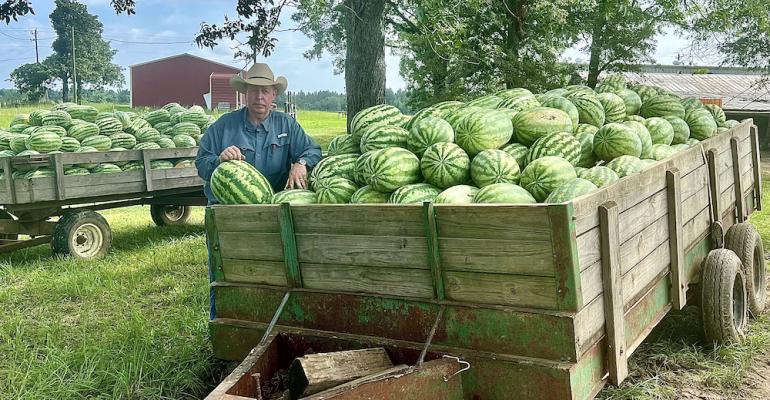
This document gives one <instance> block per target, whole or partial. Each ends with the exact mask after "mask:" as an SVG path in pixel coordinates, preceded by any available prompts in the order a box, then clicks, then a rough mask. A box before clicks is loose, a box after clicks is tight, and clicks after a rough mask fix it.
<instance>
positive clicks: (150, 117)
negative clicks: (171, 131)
mask: <svg viewBox="0 0 770 400" xmlns="http://www.w3.org/2000/svg"><path fill="white" fill-rule="evenodd" d="M142 118H144V120H145V121H147V122H149V123H150V125H152V126H155V125H157V124H159V123H161V122H169V121H171V113H169V112H168V110H164V109H162V108H161V109H158V110H153V111H150V112H148V113H146V114H144V115H143V116H142Z"/></svg>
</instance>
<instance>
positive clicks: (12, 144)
mask: <svg viewBox="0 0 770 400" xmlns="http://www.w3.org/2000/svg"><path fill="white" fill-rule="evenodd" d="M29 136H30V135H16V136H14V137H12V138H11V139H10V140H9V141H8V147H9V148H10V149H11V150H13V151H14V152H16V153H20V152H22V151H24V150H27V138H28V137H29Z"/></svg>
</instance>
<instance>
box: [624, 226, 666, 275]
mask: <svg viewBox="0 0 770 400" xmlns="http://www.w3.org/2000/svg"><path fill="white" fill-rule="evenodd" d="M622 224H623V222H621V225H622ZM668 235H669V231H668V215H664V216H662V217H660V218H658V219H657V220H656V221H655V222H653V223H652V224H650V225H648V226H647V228H645V229H644V230H643V231H641V232H639V233H638V234H637V235H636V236H634V237H632V238H631V239H629V240H628V241H627V242H625V243H623V244H621V245H620V257H619V261H618V267H619V268H620V271H621V273H622V274H626V273H627V272H628V271H630V270H631V269H633V268H634V267H635V266H636V265H637V264H638V263H639V262H640V261H641V260H643V259H644V258H645V257H646V256H647V255H649V254H650V253H652V252H653V251H654V250H655V249H656V248H658V246H660V245H661V244H662V243H663V242H665V241H666V240H668Z"/></svg>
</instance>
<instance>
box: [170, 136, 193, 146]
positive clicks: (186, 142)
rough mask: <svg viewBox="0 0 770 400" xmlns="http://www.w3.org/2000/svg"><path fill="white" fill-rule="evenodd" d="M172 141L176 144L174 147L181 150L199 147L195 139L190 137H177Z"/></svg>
mask: <svg viewBox="0 0 770 400" xmlns="http://www.w3.org/2000/svg"><path fill="white" fill-rule="evenodd" d="M171 140H172V141H173V142H174V145H175V146H176V147H179V148H190V147H195V146H196V145H197V143H196V142H195V139H194V138H193V137H192V136H189V135H176V136H174V137H173V138H171Z"/></svg>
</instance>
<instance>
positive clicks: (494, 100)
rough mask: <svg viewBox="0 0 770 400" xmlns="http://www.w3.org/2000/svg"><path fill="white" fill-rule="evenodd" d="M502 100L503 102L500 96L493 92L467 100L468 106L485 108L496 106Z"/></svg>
mask: <svg viewBox="0 0 770 400" xmlns="http://www.w3.org/2000/svg"><path fill="white" fill-rule="evenodd" d="M502 102H503V98H502V97H498V96H495V95H493V94H490V95H486V96H481V97H479V98H477V99H475V100H471V101H469V102H468V106H470V107H479V108H486V109H490V110H492V109H495V108H497V107H498V106H499V105H500V103H502Z"/></svg>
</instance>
